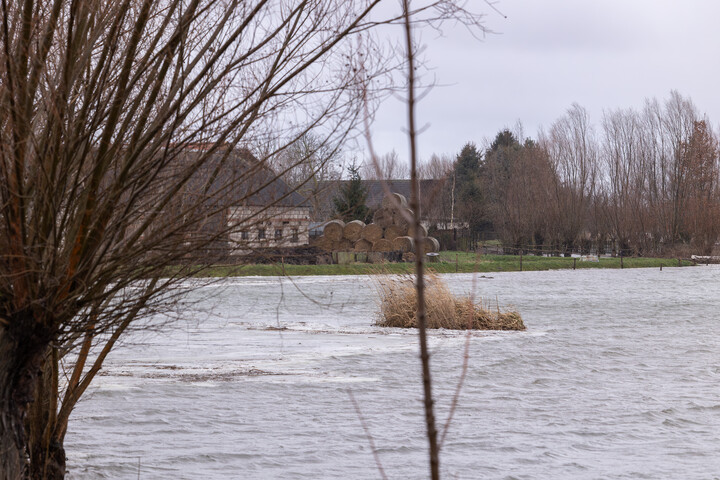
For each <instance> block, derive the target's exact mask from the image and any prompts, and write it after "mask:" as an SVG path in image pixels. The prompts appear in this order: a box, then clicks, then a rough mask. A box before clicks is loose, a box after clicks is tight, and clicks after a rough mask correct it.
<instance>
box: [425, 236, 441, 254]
mask: <svg viewBox="0 0 720 480" xmlns="http://www.w3.org/2000/svg"><path fill="white" fill-rule="evenodd" d="M439 251H440V242H438V241H437V239H436V238H434V237H425V238H423V253H425V254H428V253H437V252H439Z"/></svg>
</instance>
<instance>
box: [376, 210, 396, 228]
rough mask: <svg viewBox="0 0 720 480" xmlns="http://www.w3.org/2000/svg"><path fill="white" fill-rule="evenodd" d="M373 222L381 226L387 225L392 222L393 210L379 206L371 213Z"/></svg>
mask: <svg viewBox="0 0 720 480" xmlns="http://www.w3.org/2000/svg"><path fill="white" fill-rule="evenodd" d="M373 223H377V224H378V225H380V226H381V227H383V228H385V227H389V226H390V225H392V224H393V210H392V209H389V208H379V209H377V210H376V211H375V213H374V214H373Z"/></svg>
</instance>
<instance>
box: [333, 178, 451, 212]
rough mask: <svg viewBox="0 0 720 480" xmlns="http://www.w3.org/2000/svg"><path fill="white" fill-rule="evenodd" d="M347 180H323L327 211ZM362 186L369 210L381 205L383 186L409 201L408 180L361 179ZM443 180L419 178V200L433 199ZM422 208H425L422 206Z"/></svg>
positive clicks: (409, 189)
mask: <svg viewBox="0 0 720 480" xmlns="http://www.w3.org/2000/svg"><path fill="white" fill-rule="evenodd" d="M347 182H349V180H339V181H331V182H324V184H325V185H326V187H327V188H325V189H324V191H325V195H324V198H323V201H324V202H327V203H328V204H329V211H332V199H333V198H335V197H336V196H337V194H338V191H339V190H340V187H341V186H342V185H344V184H346V183H347ZM362 183H363V186H364V187H365V189H366V190H367V192H368V194H367V200H366V201H365V205H367V206H368V208H370V209H371V210H375V209H378V208H380V206H381V205H382V199H383V197H385V192H386V189H385V186H387V188H388V189H389V190H390V192H392V193H399V194H400V195H402V196H404V197H405V198H406V199H407V200H408V202H409V201H410V193H411V183H410V180H404V179H403V180H363V181H362ZM444 185H445V180H435V179H430V180H420V183H419V186H420V201H421V204H422V205H424V204H425V201H428V200H432V199H435V198H436V197H437V196H438V195H439V193H440V191H441V190H442V188H443V186H444ZM422 210H427V209H426V208H423V209H422Z"/></svg>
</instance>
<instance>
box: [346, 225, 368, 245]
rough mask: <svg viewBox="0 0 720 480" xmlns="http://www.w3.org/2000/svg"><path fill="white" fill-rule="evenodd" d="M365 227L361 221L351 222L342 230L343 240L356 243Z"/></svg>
mask: <svg viewBox="0 0 720 480" xmlns="http://www.w3.org/2000/svg"><path fill="white" fill-rule="evenodd" d="M364 227H365V222H363V221H362V220H353V221H352V222H348V223H346V224H345V228H343V238H345V239H346V240H350V241H351V242H357V241H358V240H360V232H362V229H363V228H364Z"/></svg>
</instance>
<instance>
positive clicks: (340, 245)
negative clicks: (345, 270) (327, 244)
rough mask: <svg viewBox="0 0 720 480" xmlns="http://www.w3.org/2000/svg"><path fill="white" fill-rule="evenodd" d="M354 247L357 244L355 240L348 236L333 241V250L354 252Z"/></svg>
mask: <svg viewBox="0 0 720 480" xmlns="http://www.w3.org/2000/svg"><path fill="white" fill-rule="evenodd" d="M354 248H355V245H354V244H353V242H351V241H350V240H348V239H347V238H343V239H341V240H338V241H335V242H333V243H332V250H333V252H352V251H353V249H354Z"/></svg>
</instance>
